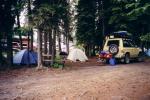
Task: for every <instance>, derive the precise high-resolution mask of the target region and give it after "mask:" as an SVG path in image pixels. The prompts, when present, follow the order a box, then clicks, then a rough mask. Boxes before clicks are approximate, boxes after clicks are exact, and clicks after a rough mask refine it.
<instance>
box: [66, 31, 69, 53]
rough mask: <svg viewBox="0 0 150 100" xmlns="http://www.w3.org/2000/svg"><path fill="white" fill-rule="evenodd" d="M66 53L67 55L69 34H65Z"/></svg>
mask: <svg viewBox="0 0 150 100" xmlns="http://www.w3.org/2000/svg"><path fill="white" fill-rule="evenodd" d="M66 50H67V51H66V52H67V53H68V54H69V34H68V32H67V33H66Z"/></svg>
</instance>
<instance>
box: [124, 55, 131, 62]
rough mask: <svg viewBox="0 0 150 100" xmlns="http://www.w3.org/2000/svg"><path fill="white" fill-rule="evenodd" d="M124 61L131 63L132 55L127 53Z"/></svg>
mask: <svg viewBox="0 0 150 100" xmlns="http://www.w3.org/2000/svg"><path fill="white" fill-rule="evenodd" d="M124 63H125V64H129V63H130V55H129V54H128V53H127V54H125V57H124Z"/></svg>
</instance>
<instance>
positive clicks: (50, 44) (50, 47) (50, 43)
mask: <svg viewBox="0 0 150 100" xmlns="http://www.w3.org/2000/svg"><path fill="white" fill-rule="evenodd" d="M49 54H50V55H52V30H50V33H49Z"/></svg>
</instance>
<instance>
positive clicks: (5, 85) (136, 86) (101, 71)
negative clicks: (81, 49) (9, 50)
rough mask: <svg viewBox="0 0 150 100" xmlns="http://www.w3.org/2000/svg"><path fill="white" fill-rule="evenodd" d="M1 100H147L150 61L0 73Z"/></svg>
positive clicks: (149, 83)
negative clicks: (59, 69)
mask: <svg viewBox="0 0 150 100" xmlns="http://www.w3.org/2000/svg"><path fill="white" fill-rule="evenodd" d="M0 100H150V62H143V63H132V64H127V65H123V64H119V65H117V66H109V65H108V66H89V67H83V68H78V69H76V70H69V71H68V70H67V71H59V72H53V71H49V70H47V71H45V70H44V71H42V70H41V71H35V70H33V69H30V71H29V69H28V70H19V71H13V72H9V73H7V74H6V73H5V72H1V73H0Z"/></svg>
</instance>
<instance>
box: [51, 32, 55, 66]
mask: <svg viewBox="0 0 150 100" xmlns="http://www.w3.org/2000/svg"><path fill="white" fill-rule="evenodd" d="M52 37H53V38H52V61H51V66H52V65H53V64H54V56H55V50H54V49H55V48H54V42H55V40H54V37H55V35H54V29H52Z"/></svg>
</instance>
